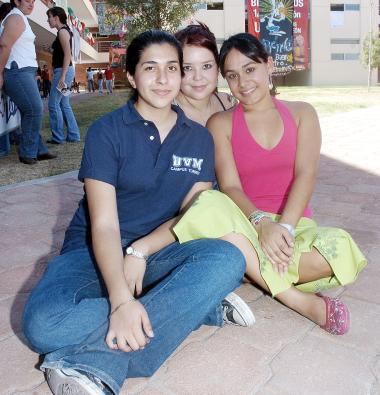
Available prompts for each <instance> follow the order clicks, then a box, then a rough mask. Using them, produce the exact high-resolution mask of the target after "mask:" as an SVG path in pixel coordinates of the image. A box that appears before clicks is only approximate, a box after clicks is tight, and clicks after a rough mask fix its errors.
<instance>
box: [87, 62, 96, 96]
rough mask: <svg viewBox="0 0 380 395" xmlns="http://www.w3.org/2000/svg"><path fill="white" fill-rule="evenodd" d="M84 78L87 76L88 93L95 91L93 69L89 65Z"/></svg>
mask: <svg viewBox="0 0 380 395" xmlns="http://www.w3.org/2000/svg"><path fill="white" fill-rule="evenodd" d="M86 78H87V89H88V93H91V92H95V84H94V71H93V70H92V68H91V67H89V68H88V69H87V72H86Z"/></svg>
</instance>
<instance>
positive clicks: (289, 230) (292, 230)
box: [278, 222, 296, 237]
mask: <svg viewBox="0 0 380 395" xmlns="http://www.w3.org/2000/svg"><path fill="white" fill-rule="evenodd" d="M278 224H279V225H281V226H282V227H283V228H285V229H286V230H287V231H288V232H289V233H290V234H291V235H292V236H293V237H295V235H296V232H295V230H294V227H293V226H292V225H290V224H284V223H282V222H278Z"/></svg>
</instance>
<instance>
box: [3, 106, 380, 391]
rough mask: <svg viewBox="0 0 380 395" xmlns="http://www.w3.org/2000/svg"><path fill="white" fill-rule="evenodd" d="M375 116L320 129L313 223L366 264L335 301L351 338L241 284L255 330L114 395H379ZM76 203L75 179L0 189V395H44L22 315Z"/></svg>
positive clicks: (208, 335) (206, 342) (201, 340)
mask: <svg viewBox="0 0 380 395" xmlns="http://www.w3.org/2000/svg"><path fill="white" fill-rule="evenodd" d="M379 113H380V108H379V107H372V108H369V109H362V110H355V111H353V112H350V113H345V114H340V115H335V116H331V117H328V118H324V119H322V120H321V124H322V129H323V135H324V144H323V150H322V160H321V171H320V174H321V175H320V177H319V180H318V185H317V188H316V192H315V194H314V198H313V206H314V208H315V217H316V219H317V220H318V221H319V223H320V224H323V225H336V226H341V227H344V228H345V229H347V230H348V231H350V232H351V233H352V234H353V236H354V237H355V239H356V240H357V242H358V243H359V244H360V246H361V247H362V249H363V250H364V252H365V253H366V255H367V257H368V259H369V265H368V267H367V268H366V269H365V270H364V272H363V273H362V275H361V276H360V278H359V280H358V281H357V282H356V283H355V284H353V285H351V286H348V287H346V288H344V289H339V290H337V291H335V293H336V294H340V295H341V296H342V298H343V300H344V301H345V302H347V304H348V305H349V306H350V309H351V314H352V328H351V331H350V332H349V333H348V334H347V335H345V336H342V337H334V336H331V335H328V334H327V333H325V332H324V331H322V330H320V329H319V328H318V327H316V326H315V325H314V324H313V323H311V322H310V321H308V320H306V319H304V318H303V317H301V316H299V315H297V314H296V313H294V312H292V311H290V310H288V309H286V308H285V307H283V306H281V305H280V304H278V303H276V302H275V301H274V300H272V299H271V298H270V297H268V296H264V295H263V294H262V292H260V291H258V290H256V289H255V288H254V287H253V286H251V285H249V284H245V285H243V286H242V287H241V288H240V289H239V290H238V292H239V294H240V295H241V296H243V297H244V299H245V300H246V301H247V302H248V303H249V304H250V306H251V308H252V309H253V311H254V312H255V315H256V318H257V323H256V325H255V326H254V327H253V328H251V329H245V328H238V327H224V328H222V329H217V328H210V327H202V328H201V329H200V330H199V331H197V332H195V333H194V334H193V335H191V336H190V337H189V338H188V339H187V340H186V341H185V343H184V344H183V345H181V347H180V348H179V349H178V350H177V351H176V352H175V353H174V355H173V356H172V357H171V358H170V359H169V360H168V361H167V362H166V363H165V364H164V365H163V366H162V367H161V369H159V371H158V372H157V373H156V374H155V375H154V376H153V377H151V378H149V379H134V380H130V381H129V382H128V383H127V384H126V385H125V386H124V388H123V394H130V395H132V394H141V395H148V394H149V395H174V394H178V395H185V394H196V395H198V394H199V395H201V394H212V395H221V394H259V395H296V394H300V395H301V394H302V395H303V394H307V395H314V394H315V395H321V394H331V395H340V394H342V395H349V394H352V395H364V394H370V395H375V394H380V383H379V381H380V337H379V335H378V333H379V328H380V304H379V299H380V287H379V285H378V281H379V275H380V261H379V255H380V243H379V241H380V233H379V231H380V201H379V198H378V196H379V195H380V160H379V155H378V152H379V147H380V133H379V132H380V127H379V122H378V120H379ZM81 196H82V186H81V184H80V183H79V182H77V181H76V179H75V173H70V174H66V175H62V176H58V177H53V178H49V179H44V180H38V181H34V182H28V183H24V184H19V185H15V186H11V187H5V188H0V218H1V220H0V221H1V230H0V250H1V254H0V317H1V321H0V394H27V395H29V394H30V395H31V394H35V395H45V394H49V390H48V387H47V385H46V383H45V381H44V377H43V375H42V374H41V372H40V371H38V370H37V369H36V365H37V364H38V362H39V357H38V355H36V354H34V353H33V352H31V351H30V350H29V349H28V348H27V346H26V345H25V344H24V340H23V337H22V334H21V333H20V314H21V311H22V308H23V305H24V302H25V299H26V298H27V296H28V293H29V292H30V290H31V289H32V288H33V286H34V284H35V283H36V281H37V280H38V278H39V277H40V276H41V273H42V272H43V270H44V268H45V265H46V262H47V261H48V260H49V259H50V258H51V257H52V256H54V255H56V254H57V253H58V251H59V248H60V246H61V244H62V239H63V234H64V229H65V228H66V226H67V225H68V222H69V220H70V218H71V216H72V213H73V211H74V210H75V208H76V205H77V202H78V200H79V199H80V197H81Z"/></svg>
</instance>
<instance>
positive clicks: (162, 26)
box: [106, 0, 199, 43]
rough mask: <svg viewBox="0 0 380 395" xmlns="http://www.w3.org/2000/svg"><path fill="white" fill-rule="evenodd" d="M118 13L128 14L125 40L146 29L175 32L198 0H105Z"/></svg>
mask: <svg viewBox="0 0 380 395" xmlns="http://www.w3.org/2000/svg"><path fill="white" fill-rule="evenodd" d="M106 2H107V4H109V5H110V6H112V7H116V8H117V9H119V10H120V13H125V14H126V15H128V17H127V21H126V30H127V32H126V41H127V43H129V42H130V41H131V40H132V39H133V37H135V36H136V35H137V34H139V33H141V32H143V31H145V30H148V29H159V30H166V31H169V32H175V31H176V30H177V29H178V27H179V26H180V25H181V23H182V22H183V21H184V20H186V19H187V18H189V17H190V16H191V15H193V14H194V12H195V11H196V9H195V5H196V4H197V3H199V0H182V1H178V0H106Z"/></svg>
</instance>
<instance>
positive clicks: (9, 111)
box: [0, 91, 21, 136]
mask: <svg viewBox="0 0 380 395" xmlns="http://www.w3.org/2000/svg"><path fill="white" fill-rule="evenodd" d="M20 125H21V115H20V111H19V110H18V109H17V107H16V104H14V103H13V101H12V100H11V99H10V98H9V97H8V96H7V95H5V93H4V92H2V91H0V136H1V135H2V134H5V133H8V132H11V131H12V130H14V129H16V128H18V127H19V126H20Z"/></svg>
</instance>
